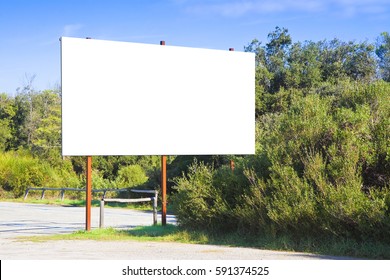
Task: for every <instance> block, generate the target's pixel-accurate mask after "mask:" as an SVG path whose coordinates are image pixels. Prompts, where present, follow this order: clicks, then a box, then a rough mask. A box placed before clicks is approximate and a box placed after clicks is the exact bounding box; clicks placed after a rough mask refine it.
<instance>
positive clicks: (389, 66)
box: [375, 32, 390, 82]
mask: <svg viewBox="0 0 390 280" xmlns="http://www.w3.org/2000/svg"><path fill="white" fill-rule="evenodd" d="M375 53H376V55H377V56H378V58H379V68H380V74H381V77H382V79H383V80H385V81H387V82H390V35H389V33H388V32H383V33H382V34H381V35H380V37H379V38H378V39H377V44H376V50H375Z"/></svg>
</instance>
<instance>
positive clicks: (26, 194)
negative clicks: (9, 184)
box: [23, 188, 30, 200]
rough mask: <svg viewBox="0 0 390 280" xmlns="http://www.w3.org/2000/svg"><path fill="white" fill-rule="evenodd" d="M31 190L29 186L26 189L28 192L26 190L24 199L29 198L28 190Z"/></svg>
mask: <svg viewBox="0 0 390 280" xmlns="http://www.w3.org/2000/svg"><path fill="white" fill-rule="evenodd" d="M29 190H30V188H27V189H26V192H25V194H24V198H23V200H26V199H27V196H28V191H29Z"/></svg>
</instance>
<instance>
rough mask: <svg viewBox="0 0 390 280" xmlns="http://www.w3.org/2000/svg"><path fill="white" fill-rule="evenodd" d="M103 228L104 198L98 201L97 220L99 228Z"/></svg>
mask: <svg viewBox="0 0 390 280" xmlns="http://www.w3.org/2000/svg"><path fill="white" fill-rule="evenodd" d="M103 227H104V198H103V199H102V200H100V219H99V228H103Z"/></svg>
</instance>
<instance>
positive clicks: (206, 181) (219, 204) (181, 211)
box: [173, 161, 230, 230]
mask: <svg viewBox="0 0 390 280" xmlns="http://www.w3.org/2000/svg"><path fill="white" fill-rule="evenodd" d="M214 175H215V171H214V168H213V167H211V166H207V165H205V164H204V163H203V162H200V163H197V162H196V161H195V162H194V163H193V164H192V165H191V166H190V167H189V169H188V172H187V175H184V174H183V177H177V178H175V180H174V182H175V187H174V189H175V190H176V194H175V195H174V197H173V202H174V203H173V205H174V207H175V213H176V216H177V219H178V223H179V224H180V225H181V226H185V227H188V228H198V229H200V228H203V229H211V230H215V229H221V228H223V227H224V226H226V223H225V222H226V216H225V215H226V214H227V213H229V212H230V211H228V209H229V207H228V205H227V203H226V201H225V200H224V199H223V197H222V193H221V191H220V190H219V189H217V188H214V186H213V177H214Z"/></svg>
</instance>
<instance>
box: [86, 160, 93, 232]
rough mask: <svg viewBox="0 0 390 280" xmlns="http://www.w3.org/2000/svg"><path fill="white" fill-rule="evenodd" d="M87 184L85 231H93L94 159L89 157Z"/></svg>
mask: <svg viewBox="0 0 390 280" xmlns="http://www.w3.org/2000/svg"><path fill="white" fill-rule="evenodd" d="M86 178H87V180H86V181H87V184H86V189H85V207H86V209H85V214H86V217H85V230H87V231H90V230H91V201H92V157H91V156H87V172H86Z"/></svg>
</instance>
